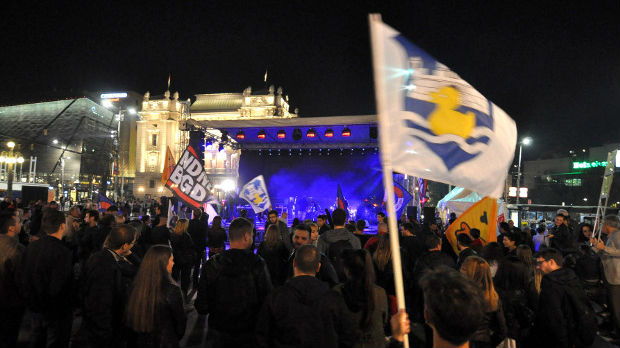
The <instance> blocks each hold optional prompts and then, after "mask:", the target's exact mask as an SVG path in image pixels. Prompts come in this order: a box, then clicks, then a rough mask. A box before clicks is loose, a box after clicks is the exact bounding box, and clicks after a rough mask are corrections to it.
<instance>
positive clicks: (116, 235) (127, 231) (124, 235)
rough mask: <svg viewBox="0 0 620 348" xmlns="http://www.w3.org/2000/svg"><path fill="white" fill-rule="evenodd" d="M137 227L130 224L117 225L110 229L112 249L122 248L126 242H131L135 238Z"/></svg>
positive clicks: (109, 241) (109, 242) (109, 243)
mask: <svg viewBox="0 0 620 348" xmlns="http://www.w3.org/2000/svg"><path fill="white" fill-rule="evenodd" d="M135 237H136V229H135V228H134V227H133V226H131V225H128V224H120V225H115V226H114V227H112V229H111V230H110V235H109V240H108V245H109V247H110V249H112V250H117V249H120V248H121V247H122V246H123V245H125V244H130V243H131V242H133V241H134V240H135Z"/></svg>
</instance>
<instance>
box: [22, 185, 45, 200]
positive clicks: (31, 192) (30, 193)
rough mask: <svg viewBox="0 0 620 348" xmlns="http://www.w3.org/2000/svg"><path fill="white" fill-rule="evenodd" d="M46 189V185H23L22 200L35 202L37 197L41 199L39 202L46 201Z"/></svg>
mask: <svg viewBox="0 0 620 348" xmlns="http://www.w3.org/2000/svg"><path fill="white" fill-rule="evenodd" d="M47 190H48V188H47V187H40V186H28V185H23V186H22V202H24V203H30V202H36V201H38V200H39V199H40V200H41V202H47Z"/></svg>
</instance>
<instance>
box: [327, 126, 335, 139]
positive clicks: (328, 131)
mask: <svg viewBox="0 0 620 348" xmlns="http://www.w3.org/2000/svg"><path fill="white" fill-rule="evenodd" d="M325 137H327V138H333V137H334V130H333V129H331V128H327V130H326V131H325Z"/></svg>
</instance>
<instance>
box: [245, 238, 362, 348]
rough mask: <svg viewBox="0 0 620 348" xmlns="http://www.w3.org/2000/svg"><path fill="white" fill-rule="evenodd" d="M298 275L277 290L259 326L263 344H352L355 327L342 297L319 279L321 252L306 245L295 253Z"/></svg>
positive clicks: (340, 345) (322, 345)
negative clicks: (316, 276)
mask: <svg viewBox="0 0 620 348" xmlns="http://www.w3.org/2000/svg"><path fill="white" fill-rule="evenodd" d="M293 263H294V269H295V271H294V272H295V277H294V278H293V279H291V280H289V281H288V282H286V284H284V286H282V287H279V288H277V289H275V290H274V291H273V292H272V293H271V294H269V296H267V299H266V300H265V304H264V305H263V308H262V309H261V311H260V313H259V317H258V324H257V327H256V338H257V341H258V342H257V343H258V346H259V347H351V346H353V344H354V343H355V339H356V337H355V327H354V325H355V324H354V323H353V322H351V318H350V317H349V316H348V315H347V307H346V304H345V303H344V300H343V299H342V297H341V296H339V295H338V293H336V292H335V291H333V290H331V289H330V287H329V286H328V285H327V284H326V283H324V282H322V281H320V280H318V279H316V278H315V274H316V272H317V271H318V270H319V269H320V267H321V263H320V253H319V252H318V250H317V249H316V247H314V246H313V245H303V246H301V247H300V248H299V249H298V250H297V251H296V253H295V260H294V261H293Z"/></svg>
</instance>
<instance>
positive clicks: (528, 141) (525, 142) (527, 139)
mask: <svg viewBox="0 0 620 348" xmlns="http://www.w3.org/2000/svg"><path fill="white" fill-rule="evenodd" d="M531 143H532V138H530V137H525V138H523V139H521V141H520V142H519V166H518V168H517V203H516V205H517V209H518V208H519V195H520V192H521V154H522V153H523V145H525V146H528V145H530V144H531Z"/></svg>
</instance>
